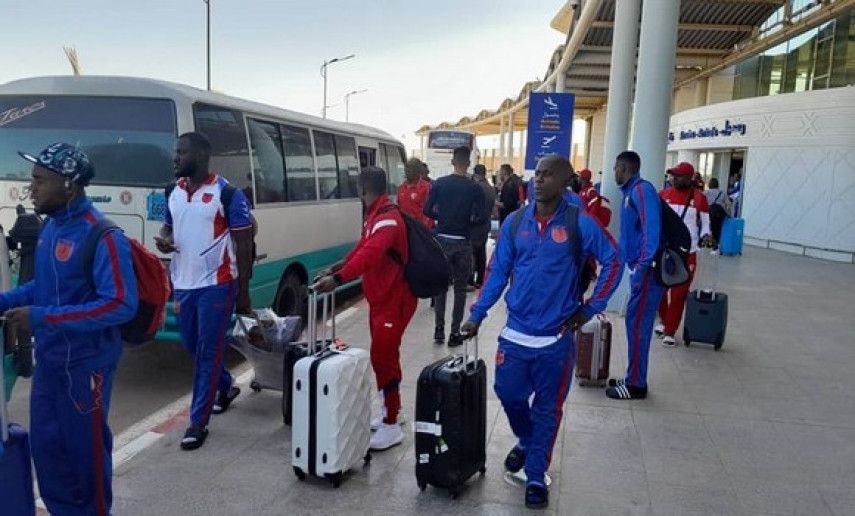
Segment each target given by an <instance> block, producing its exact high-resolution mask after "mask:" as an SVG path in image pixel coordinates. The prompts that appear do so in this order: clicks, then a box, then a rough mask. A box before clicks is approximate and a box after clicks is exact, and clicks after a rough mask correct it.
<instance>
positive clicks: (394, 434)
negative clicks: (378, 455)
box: [370, 423, 404, 451]
mask: <svg viewBox="0 0 855 516" xmlns="http://www.w3.org/2000/svg"><path fill="white" fill-rule="evenodd" d="M403 440H404V432H403V431H402V430H401V426H400V425H398V424H394V425H387V424H385V423H384V424H382V425H380V427H379V428H377V431H376V432H374V433H373V434H372V435H371V445H370V448H371V449H372V450H375V451H381V450H388V449H389V448H391V447H392V446H395V445H398V444H401V441H403Z"/></svg>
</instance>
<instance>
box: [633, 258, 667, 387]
mask: <svg viewBox="0 0 855 516" xmlns="http://www.w3.org/2000/svg"><path fill="white" fill-rule="evenodd" d="M663 292H665V287H663V286H662V284H661V283H659V280H658V279H656V274H655V273H654V271H653V270H651V269H644V270H643V271H638V272H636V273H634V274H632V275H631V276H630V294H629V305H628V306H627V309H626V336H627V346H626V349H627V354H628V360H627V364H628V366H627V368H626V378H625V380H626V383H627V384H629V385H632V386H634V387H647V359H648V357H649V355H650V337H651V335H652V334H653V323H654V322H655V321H656V310H657V308H658V307H659V301H660V300H661V299H662V293H663Z"/></svg>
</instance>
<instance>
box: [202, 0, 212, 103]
mask: <svg viewBox="0 0 855 516" xmlns="http://www.w3.org/2000/svg"><path fill="white" fill-rule="evenodd" d="M202 1H203V2H205V10H206V11H207V22H206V27H207V30H206V32H207V40H208V41H207V45H206V53H207V63H208V66H207V70H208V91H210V90H211V0H202Z"/></svg>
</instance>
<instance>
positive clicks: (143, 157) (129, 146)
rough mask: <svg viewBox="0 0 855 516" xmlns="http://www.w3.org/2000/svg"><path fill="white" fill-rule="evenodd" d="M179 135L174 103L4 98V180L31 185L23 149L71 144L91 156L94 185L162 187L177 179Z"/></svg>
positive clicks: (0, 111) (0, 165)
mask: <svg viewBox="0 0 855 516" xmlns="http://www.w3.org/2000/svg"><path fill="white" fill-rule="evenodd" d="M175 136H176V119H175V105H174V103H173V102H172V101H171V100H165V99H145V98H116V97H82V96H49V95H38V96H35V95H32V96H29V95H0V179H19V180H24V181H29V179H30V171H31V170H32V165H31V164H30V163H28V162H26V161H24V160H23V159H21V157H20V156H19V155H18V151H23V152H28V153H30V154H37V153H38V152H40V151H41V150H42V149H44V148H45V147H47V146H48V145H50V144H52V143H55V142H65V143H69V144H72V145H77V146H79V147H81V148H82V149H83V150H84V151H85V152H86V153H87V154H88V155H89V158H90V159H91V160H92V164H93V165H94V166H95V179H94V180H93V181H92V182H93V183H94V184H102V185H127V186H162V185H164V184H165V183H166V182H168V181H169V180H170V179H171V178H172V177H173V168H172V155H173V153H174V148H175Z"/></svg>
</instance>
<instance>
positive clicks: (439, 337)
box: [433, 328, 445, 344]
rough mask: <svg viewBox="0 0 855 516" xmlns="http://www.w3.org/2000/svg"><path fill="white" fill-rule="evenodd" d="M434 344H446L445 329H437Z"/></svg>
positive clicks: (434, 332) (434, 334)
mask: <svg viewBox="0 0 855 516" xmlns="http://www.w3.org/2000/svg"><path fill="white" fill-rule="evenodd" d="M433 343H434V344H445V330H444V329H443V328H436V329H434V330H433Z"/></svg>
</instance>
